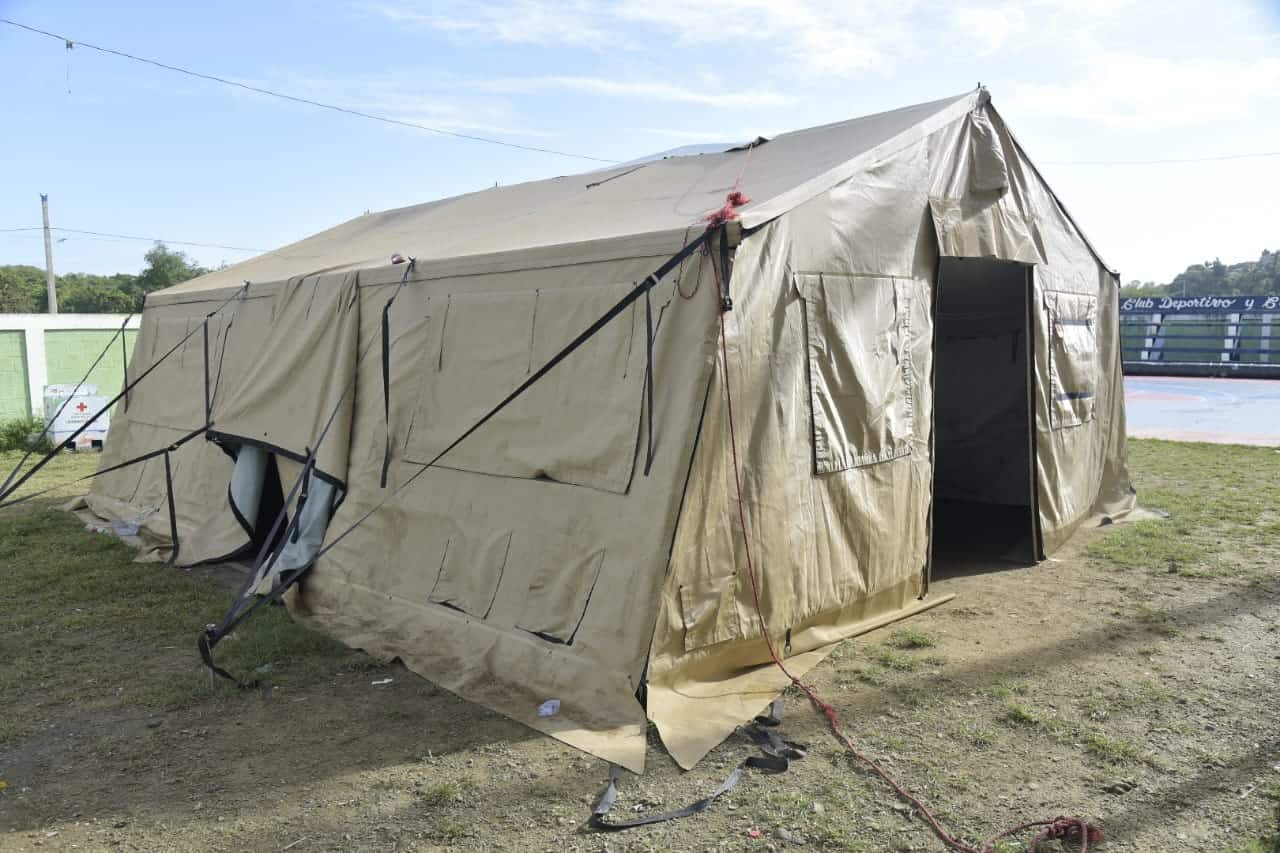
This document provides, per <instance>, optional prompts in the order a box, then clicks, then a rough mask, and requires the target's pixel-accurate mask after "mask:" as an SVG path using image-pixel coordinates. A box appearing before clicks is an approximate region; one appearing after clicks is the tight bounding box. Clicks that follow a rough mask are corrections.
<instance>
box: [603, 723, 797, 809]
mask: <svg viewBox="0 0 1280 853" xmlns="http://www.w3.org/2000/svg"><path fill="white" fill-rule="evenodd" d="M739 731H741V732H742V733H743V734H745V735H746V736H747V737H749V738H751V740H752V742H753V743H755V744H756V746H758V747H760V750H761V751H762V752H764V753H765V754H764V755H753V756H751V757H750V758H748V759H746V760H745V761H743V762H742V763H741V764H739V765H738V766H737V767H735V768H733V772H732V773H730V774H729V776H728V777H727V778H726V779H725V780H724V781H723V782H721V783H720V787H718V788H716V789H715V790H714V791H712V792H711V793H710V794H708V795H707V796H705V797H703V798H702V799H700V800H697V801H695V802H692V803H690V804H689V805H687V806H685V807H684V808H680V809H673V810H671V811H667V812H660V813H658V814H651V815H645V816H643V817H637V818H631V819H630V820H608V819H606V817H605V816H606V815H608V814H609V811H610V810H611V809H612V808H613V805H614V803H615V802H616V801H617V799H618V780H619V779H621V778H622V768H621V767H619V766H618V765H616V764H614V765H611V766H610V767H609V785H608V787H606V788H605V789H604V793H603V794H601V795H600V799H599V800H598V801H597V802H596V805H595V808H594V809H592V810H591V817H590V818H589V819H588V820H587V825H588V826H589V827H591V828H592V829H595V830H599V831H601V832H618V831H620V830H623V829H634V828H635V827H637V826H649V825H650V824H654V823H666V822H667V821H669V820H679V819H680V818H683V817H690V816H692V815H696V814H699V813H701V812H704V811H706V810H707V809H708V808H710V806H711V804H712V803H714V802H715V801H716V800H718V799H719V798H720V797H722V796H723V795H725V794H727V793H728V792H729V791H732V790H733V788H734V786H736V785H737V784H738V781H739V780H740V779H742V773H743V771H744V770H746V769H748V768H750V769H753V770H759V771H761V772H763V773H782V772H784V771H785V770H786V769H787V768H788V767H789V766H790V763H791V761H792V760H793V759H797V758H804V756H805V755H806V753H807V752H808V749H807V748H806V747H805V746H804V745H802V744H798V743H794V742H792V741H789V740H787V739H785V738H783V737H782V736H781V735H779V734H778V733H777V732H776V731H775V730H773V729H765V728H760V727H759V726H757V725H754V724H752V725H749V726H743V727H742V728H741V729H739Z"/></svg>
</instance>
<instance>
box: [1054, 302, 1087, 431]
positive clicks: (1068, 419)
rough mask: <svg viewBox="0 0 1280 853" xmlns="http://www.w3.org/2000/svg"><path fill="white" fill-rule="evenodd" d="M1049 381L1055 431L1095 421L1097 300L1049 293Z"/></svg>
mask: <svg viewBox="0 0 1280 853" xmlns="http://www.w3.org/2000/svg"><path fill="white" fill-rule="evenodd" d="M1045 307H1046V309H1047V310H1048V312H1049V337H1050V343H1049V378H1050V382H1051V386H1052V387H1051V390H1050V393H1051V394H1052V397H1053V405H1052V412H1053V428H1054V429H1061V428H1063V427H1071V426H1079V425H1080V424H1085V423H1088V422H1089V421H1091V420H1093V410H1094V404H1095V401H1096V394H1097V382H1098V344H1097V326H1098V299H1097V297H1095V296H1089V295H1087V294H1082V293H1063V292H1061V291H1049V292H1048V293H1046V294H1045Z"/></svg>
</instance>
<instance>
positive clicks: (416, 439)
mask: <svg viewBox="0 0 1280 853" xmlns="http://www.w3.org/2000/svg"><path fill="white" fill-rule="evenodd" d="M632 286H633V285H631V284H621V285H606V286H599V287H582V288H556V289H543V290H537V291H533V290H530V291H523V292H506V293H463V294H457V293H455V294H453V295H452V296H450V297H449V298H448V303H447V306H446V308H445V310H444V318H443V322H442V327H443V328H442V329H441V331H440V343H439V349H438V350H437V349H434V348H433V349H431V350H430V351H429V352H428V353H427V354H426V355H425V356H424V364H423V369H422V383H423V384H422V389H421V393H420V395H419V399H418V407H417V411H416V412H415V414H414V417H413V426H412V428H411V429H410V431H409V436H408V438H407V440H406V446H405V454H404V455H405V458H406V459H408V460H409V461H411V462H426V461H427V460H430V459H431V458H433V457H434V456H435V454H436V453H438V452H439V451H440V450H442V449H443V448H444V447H446V446H448V444H449V443H450V442H451V441H452V440H453V439H454V438H456V437H457V436H458V435H459V434H460V433H461V432H462V431H463V430H465V429H467V428H468V427H470V426H471V425H472V424H473V423H474V422H475V421H477V420H479V418H480V417H481V416H483V415H484V413H485V412H487V411H488V410H489V409H490V408H491V407H492V406H493V405H494V404H495V403H497V402H498V401H499V400H500V399H501V398H502V397H503V396H504V395H505V394H506V393H507V392H508V391H511V390H513V389H514V388H516V386H518V385H519V384H520V383H521V382H523V381H524V379H525V378H526V377H527V376H528V375H529V374H530V373H532V372H534V371H535V370H537V369H538V368H539V367H541V366H542V365H543V364H545V363H546V362H547V361H549V360H550V359H551V358H552V357H553V356H554V355H555V354H556V353H558V352H559V351H560V350H561V349H562V348H563V347H564V346H565V345H566V344H568V343H569V342H570V341H571V340H573V339H574V337H576V336H577V335H578V334H579V333H580V332H581V331H582V330H583V329H585V328H587V327H588V326H589V325H590V324H591V323H592V322H593V321H595V320H596V319H598V318H599V317H600V316H601V315H602V314H604V313H605V311H607V310H608V309H609V308H610V307H612V306H613V305H614V304H615V303H616V302H617V301H618V300H619V299H620V298H622V296H623V295H624V294H625V293H626V292H627V291H628V290H630V289H631V287H632ZM644 355H645V345H644V332H643V317H640V316H638V313H637V311H636V309H635V306H634V305H633V306H631V308H629V309H628V310H627V311H625V312H623V313H622V314H621V315H620V316H618V317H616V318H615V319H614V320H613V321H612V322H611V323H609V324H608V325H607V326H605V327H604V328H603V329H601V330H600V331H599V332H597V333H596V334H595V335H594V336H593V337H591V338H590V339H589V340H588V341H587V342H586V343H584V344H583V345H582V346H581V347H579V348H578V349H577V350H576V351H574V352H573V354H571V355H570V356H569V357H568V358H566V359H565V360H564V361H562V362H561V363H560V364H558V365H557V366H556V367H555V369H554V370H552V371H551V372H550V373H548V374H547V375H546V376H545V377H543V378H542V379H541V380H540V381H538V382H537V383H536V384H535V385H533V386H532V387H531V388H529V390H528V391H526V392H525V393H524V394H523V395H522V396H521V397H519V398H517V399H516V400H515V401H514V402H512V403H511V405H509V406H507V407H506V408H505V409H504V410H503V411H502V412H501V413H499V414H498V415H497V416H496V417H494V418H493V420H491V421H490V422H489V423H487V424H485V426H483V427H482V428H481V429H480V430H479V431H477V432H476V433H475V434H474V435H473V436H471V437H470V438H468V439H467V441H466V442H464V443H463V444H461V445H459V446H458V447H457V448H455V449H454V450H453V451H451V452H450V453H449V454H448V455H447V456H446V457H445V458H444V459H442V460H441V461H440V463H439V464H440V465H442V466H445V467H449V468H456V469H459V470H464V471H475V472H477V473H481V474H494V475H498V476H506V477H520V478H525V479H538V478H546V479H550V480H554V481H557V482H561V483H572V484H575V485H580V486H587V487H590V488H596V489H601V490H604V491H609V492H615V493H619V494H623V493H625V492H626V491H627V490H628V488H629V487H630V483H631V475H632V471H633V468H634V465H635V454H636V441H637V437H638V435H639V429H640V403H641V394H642V391H643V389H644Z"/></svg>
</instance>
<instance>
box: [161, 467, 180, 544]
mask: <svg viewBox="0 0 1280 853" xmlns="http://www.w3.org/2000/svg"><path fill="white" fill-rule="evenodd" d="M164 495H165V500H166V501H167V502H168V504H169V538H170V539H172V540H173V550H171V551H170V552H169V565H171V566H172V565H173V564H174V563H176V562H178V549H179V547H180V543H179V542H178V511H177V508H176V507H175V506H174V503H173V466H172V465H171V464H170V462H169V450H168V449H166V450H165V451H164Z"/></svg>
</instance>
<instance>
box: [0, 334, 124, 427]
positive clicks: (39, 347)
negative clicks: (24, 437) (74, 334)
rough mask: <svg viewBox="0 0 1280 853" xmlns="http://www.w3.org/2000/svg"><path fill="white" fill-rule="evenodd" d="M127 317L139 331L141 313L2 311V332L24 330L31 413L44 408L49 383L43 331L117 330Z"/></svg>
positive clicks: (38, 412)
mask: <svg viewBox="0 0 1280 853" xmlns="http://www.w3.org/2000/svg"><path fill="white" fill-rule="evenodd" d="M125 317H129V324H128V325H127V326H126V327H125V328H128V329H133V330H134V331H137V329H138V327H139V325H140V324H141V322H142V315H141V314H132V315H127V314H0V332H4V331H9V332H12V331H19V332H22V333H23V340H24V341H25V343H26V349H27V394H28V395H29V398H30V402H31V412H32V414H34V415H40V414H41V413H42V412H43V411H44V386H46V385H48V384H49V371H48V364H47V359H46V356H45V347H44V333H45V332H48V331H83V330H104V331H115V330H116V329H119V328H120V325H121V324H122V323H124V321H125ZM86 367H87V365H86Z"/></svg>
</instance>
